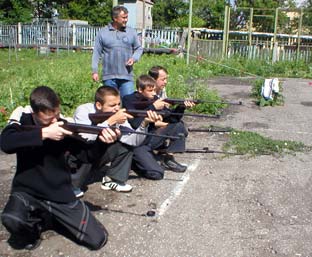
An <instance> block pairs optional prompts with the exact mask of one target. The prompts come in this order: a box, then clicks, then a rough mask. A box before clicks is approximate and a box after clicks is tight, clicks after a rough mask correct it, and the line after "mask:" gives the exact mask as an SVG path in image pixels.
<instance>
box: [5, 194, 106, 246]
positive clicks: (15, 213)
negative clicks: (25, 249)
mask: <svg viewBox="0 0 312 257" xmlns="http://www.w3.org/2000/svg"><path fill="white" fill-rule="evenodd" d="M1 220H2V224H3V225H4V226H5V227H6V229H7V230H8V231H9V232H10V233H11V235H14V236H17V237H19V238H22V239H25V241H26V240H29V241H30V242H31V241H33V240H36V239H38V238H39V237H40V233H41V231H43V230H47V229H54V230H56V231H57V232H60V233H61V234H63V235H65V236H67V237H68V238H70V239H71V240H73V241H74V242H76V243H77V244H80V245H83V246H85V247H87V248H89V249H90V250H97V249H100V248H101V247H103V246H104V245H105V243H106V242H107V237H108V233H107V231H106V229H105V227H104V226H103V225H102V224H101V223H100V222H99V221H98V220H97V219H96V218H95V217H94V216H93V215H92V214H91V212H90V210H89V208H88V207H87V206H86V205H85V203H84V202H83V201H81V200H76V201H73V202H70V203H56V202H49V201H46V200H41V199H37V198H35V197H33V196H31V195H29V194H27V193H25V192H14V193H12V195H10V198H9V201H8V202H7V204H6V206H5V208H4V210H3V212H2V215H1Z"/></svg>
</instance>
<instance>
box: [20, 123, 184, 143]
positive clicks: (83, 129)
mask: <svg viewBox="0 0 312 257" xmlns="http://www.w3.org/2000/svg"><path fill="white" fill-rule="evenodd" d="M21 127H22V128H25V129H33V128H38V127H39V126H36V125H22V126H21ZM61 127H62V128H64V129H66V130H69V131H71V132H73V133H87V134H96V135H97V134H99V133H101V131H102V130H103V129H105V128H111V129H116V128H118V129H119V130H120V131H121V133H122V134H124V135H125V134H140V135H146V136H153V137H162V138H168V139H181V138H182V136H167V135H160V134H154V133H146V132H140V131H135V130H133V129H131V128H128V127H124V126H119V127H117V126H109V127H103V126H95V125H86V124H79V123H73V122H64V124H63V125H62V126H61Z"/></svg>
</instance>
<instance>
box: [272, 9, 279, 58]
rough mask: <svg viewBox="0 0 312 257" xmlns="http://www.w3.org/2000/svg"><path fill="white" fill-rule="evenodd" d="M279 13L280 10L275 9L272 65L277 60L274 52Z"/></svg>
mask: <svg viewBox="0 0 312 257" xmlns="http://www.w3.org/2000/svg"><path fill="white" fill-rule="evenodd" d="M278 11H279V8H276V9H275V20H274V36H273V48H272V63H274V62H275V61H276V60H274V58H276V56H275V57H274V54H276V53H274V51H276V50H275V47H276V45H275V43H276V34H277V23H278Z"/></svg>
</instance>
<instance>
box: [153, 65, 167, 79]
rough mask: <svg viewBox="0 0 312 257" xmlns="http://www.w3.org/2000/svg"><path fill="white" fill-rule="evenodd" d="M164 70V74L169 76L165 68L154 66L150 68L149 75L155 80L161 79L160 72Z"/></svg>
mask: <svg viewBox="0 0 312 257" xmlns="http://www.w3.org/2000/svg"><path fill="white" fill-rule="evenodd" d="M160 70H163V71H164V72H166V73H167V74H168V71H167V69H166V68H165V67H162V66H153V67H152V68H150V70H149V71H148V75H150V76H152V77H153V78H154V79H158V77H159V71H160Z"/></svg>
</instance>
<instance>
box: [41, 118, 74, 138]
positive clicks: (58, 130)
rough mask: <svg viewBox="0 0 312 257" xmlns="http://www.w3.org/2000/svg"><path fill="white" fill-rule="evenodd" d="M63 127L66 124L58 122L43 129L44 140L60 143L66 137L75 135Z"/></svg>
mask: <svg viewBox="0 0 312 257" xmlns="http://www.w3.org/2000/svg"><path fill="white" fill-rule="evenodd" d="M62 125H64V122H63V121H58V122H54V123H52V124H50V125H49V126H47V127H44V128H42V130H41V134H42V139H43V140H44V139H48V138H49V139H52V140H55V141H60V140H62V139H63V138H64V137H65V136H67V135H72V134H73V133H72V132H71V131H69V130H66V129H64V128H62Z"/></svg>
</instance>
